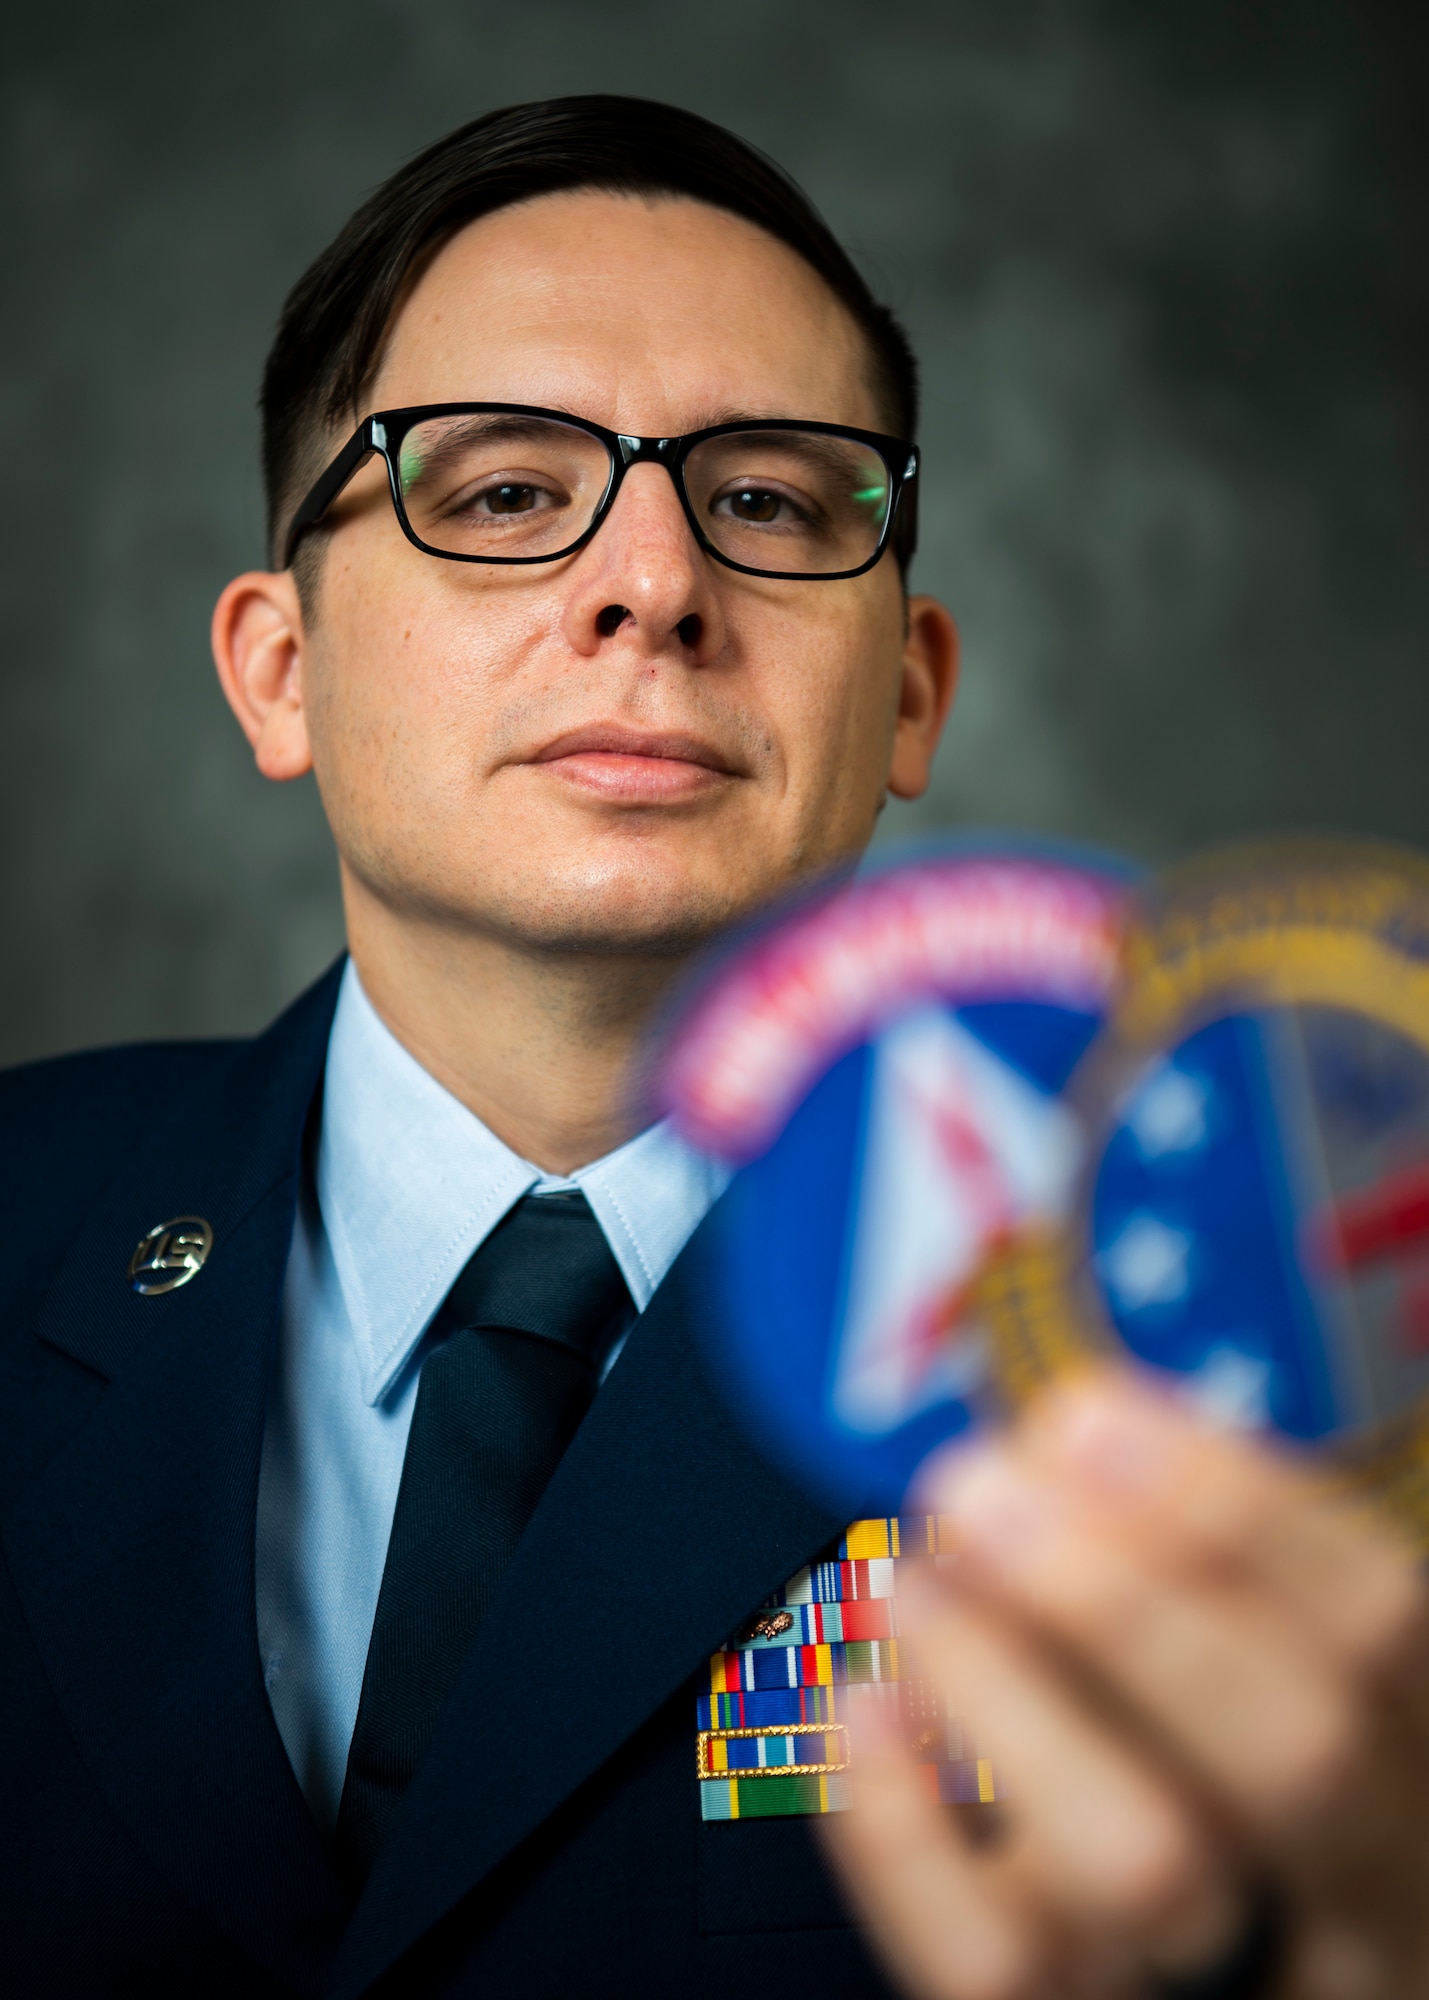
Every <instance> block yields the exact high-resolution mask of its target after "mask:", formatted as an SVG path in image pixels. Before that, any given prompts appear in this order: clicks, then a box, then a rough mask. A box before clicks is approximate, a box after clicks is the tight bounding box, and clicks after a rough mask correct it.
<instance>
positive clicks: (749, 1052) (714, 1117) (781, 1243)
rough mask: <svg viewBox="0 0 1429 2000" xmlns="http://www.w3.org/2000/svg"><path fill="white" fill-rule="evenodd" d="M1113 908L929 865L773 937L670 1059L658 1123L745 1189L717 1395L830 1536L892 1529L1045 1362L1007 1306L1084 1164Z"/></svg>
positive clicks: (726, 973)
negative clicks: (936, 1464) (914, 1497)
mask: <svg viewBox="0 0 1429 2000" xmlns="http://www.w3.org/2000/svg"><path fill="white" fill-rule="evenodd" d="M1128 882H1129V876H1128V874H1127V873H1126V872H1125V871H1123V870H1121V869H1120V868H1118V867H1116V866H1114V865H1112V864H1109V863H1106V862H1103V861H1100V860H1098V861H1096V862H1093V861H1088V860H1086V859H1084V858H1082V857H1080V856H1075V857H1073V856H1068V855H1066V854H1063V853H1060V852H1054V851H1050V850H1036V849H1033V848H1030V847H1029V848H1022V849H1017V850H1008V849H994V848H991V847H987V846H971V845H956V844H949V845H946V846H943V847H940V848H938V849H934V850H923V851H922V852H920V853H919V854H918V855H916V856H913V857H910V858H908V859H905V860H903V861H901V862H898V863H895V864H893V865H891V866H885V867H883V868H881V869H879V870H878V871H877V872H875V873H872V874H870V875H866V876H863V877H860V878H859V879H856V880H855V881H853V882H851V883H849V884H848V885H846V886H844V887H841V888H839V889H837V890H834V891H825V892H823V893H821V894H818V895H816V896H814V897H813V898H812V899H807V900H804V901H802V902H800V903H798V904H796V905H794V906H793V907H792V908H789V909H786V910H785V911H783V912H781V913H779V914H777V915H776V917H775V918H774V919H773V920H772V921H771V922H768V923H766V924H764V925H762V926H761V927H760V928H759V930H758V931H756V932H755V933H754V934H753V935H752V936H749V937H746V938H745V939H744V940H742V941H740V942H738V943H737V944H736V945H735V946H734V947H732V948H731V949H729V950H727V951H726V952H725V954H724V955H723V957H722V959H721V961H720V962H719V963H718V965H717V966H716V968H715V969H714V971H713V972H712V973H711V974H710V975H709V976H708V977H707V979H706V981H705V983H704V984H703V986H702V987H701V988H700V989H699V990H698V991H697V992H696V993H695V995H694V997H693V998H692V999H691V1000H689V1001H688V1002H687V1004H686V1005H685V1007H684V1008H683V1009H682V1011H681V1012H680V1014H679V1016H678V1018H677V1019H676V1021H675V1023H674V1025H673V1027H672V1028H671V1030H670V1031H669V1033H668V1036H667V1038H666V1041H665V1044H664V1047H663V1050H662V1054H661V1058H660V1060H659V1063H658V1065H657V1074H658V1082H657V1096H656V1108H657V1110H658V1111H660V1112H661V1113H663V1114H665V1115H667V1116H669V1117H670V1118H672V1120H673V1121H674V1122H675V1124H676V1125H677V1127H678V1128H679V1129H680V1130H681V1131H682V1132H683V1133H684V1135H685V1136H686V1137H687V1138H689V1139H690V1140H692V1141H693V1142H694V1143H695V1144H696V1145H698V1146H700V1147H701V1148H702V1149H704V1150H705V1151H706V1152H708V1153H711V1154H713V1155H714V1156H715V1157H717V1158H719V1159H721V1160H724V1161H726V1162H728V1163H730V1164H731V1165H733V1166H735V1167H736V1168H737V1169H738V1172H737V1173H736V1175H735V1178H734V1180H733V1182H732V1184H731V1187H730V1189H729V1191H728V1193H727V1194H726V1196H725V1198H724V1200H723V1202H722V1203H721V1204H720V1206H719V1208H718V1209H717V1211H716V1214H715V1217H714V1220H713V1223H712V1228H711V1231H710V1232H709V1240H710V1242H711V1249H712V1264H711V1268H710V1270H709V1273H708V1279H709V1290H710V1296H711V1299H712V1301H713V1304H714V1309H713V1310H712V1311H711V1313H710V1314H709V1326H710V1340H711V1343H712V1345H711V1349H710V1351H711V1355H712V1359H713V1364H714V1368H715V1371H716V1373H717V1377H718V1379H719V1380H720V1382H721V1384H722V1385H723V1386H724V1387H725V1388H726V1390H727V1391H728V1393H729V1395H730V1398H731V1400H732V1402H733V1404H734V1405H735V1407H736V1409H737V1411H738V1412H739V1413H740V1414H741V1415H742V1416H743V1417H744V1419H745V1421H746V1423H747V1425H748V1426H749V1427H750V1428H751V1429H752V1431H753V1432H754V1434H755V1435H756V1437H757V1438H758V1439H759V1440H760V1442H761V1443H762V1444H763V1445H764V1447H765V1448H766V1449H767V1450H768V1451H769V1452H770V1453H771V1455H773V1456H775V1457H776V1458H778V1459H779V1460H781V1461H782V1462H783V1463H785V1464H786V1465H788V1466H789V1467H790V1468H791V1469H793V1470H794V1471H795V1472H796V1473H797V1474H798V1475H799V1476H800V1477H801V1478H802V1479H803V1481H804V1483H805V1484H806V1485H809V1486H810V1487H812V1488H813V1490H815V1491H816V1492H818V1493H820V1494H822V1495H823V1496H825V1497H826V1498H827V1499H829V1500H830V1502H831V1503H833V1504H837V1505H839V1506H841V1507H844V1508H846V1509H847V1510H848V1511H849V1512H850V1513H854V1512H858V1511H860V1510H862V1511H866V1512H870V1513H880V1512H883V1513H886V1512H889V1511H891V1510H896V1508H897V1506H898V1503H899V1502H900V1501H901V1499H902V1497H903V1495H904V1493H905V1492H906V1490H907V1487H908V1484H909V1481H910V1479H911V1478H912V1475H913V1473H914V1472H915V1471H916V1469H917V1467H918V1465H919V1464H920V1463H921V1462H922V1460H923V1459H924V1458H925V1457H926V1456H927V1454H928V1453H929V1452H930V1451H931V1450H932V1449H933V1448H934V1447H935V1446H937V1445H939V1444H941V1443H943V1442H944V1441H946V1440H947V1439H949V1438H952V1437H956V1436H958V1435H959V1434H961V1433H963V1432H965V1431H967V1430H969V1429H970V1428H972V1427H974V1426H975V1425H977V1424H978V1423H979V1422H980V1421H982V1420H984V1419H985V1418H986V1417H988V1416H990V1415H994V1414H996V1413H997V1412H999V1411H1000V1410H1002V1409H1003V1408H1004V1407H1005V1406H1006V1404H1007V1402H1008V1400H1009V1398H1015V1397H1016V1396H1017V1395H1018V1394H1019V1393H1020V1392H1021V1390H1022V1388H1023V1387H1024V1386H1025V1384H1026V1382H1027V1381H1030V1380H1034V1379H1036V1376H1037V1374H1038V1371H1039V1370H1040V1368H1041V1367H1042V1365H1043V1363H1044V1361H1045V1359H1046V1354H1047V1352H1048V1350H1049V1345H1050V1343H1051V1341H1052V1329H1051V1324H1050V1320H1047V1319H1046V1318H1045V1317H1044V1320H1043V1322H1042V1323H1041V1324H1040V1327H1039V1335H1038V1344H1037V1347H1036V1350H1035V1352H1034V1353H1032V1354H1031V1355H1030V1356H1028V1355H1024V1354H1023V1352H1022V1350H1021V1347H1020V1345H1019V1342H1020V1341H1021V1340H1022V1331H1021V1329H1022V1322H1023V1318H1024V1317H1025V1315H1021V1314H1019V1313H1018V1312H1017V1311H1015V1310H1010V1309H1009V1305H1008V1300H1007V1298H1006V1292H1007V1287H1008V1285H1009V1283H1012V1284H1014V1285H1018V1286H1024V1287H1025V1273H1026V1271H1027V1269H1028V1268H1029V1267H1030V1265H1031V1263H1033V1262H1034V1261H1035V1257H1036V1252H1037V1246H1038V1245H1040V1244H1042V1243H1043V1242H1044V1241H1053V1240H1055V1239H1056V1234H1057V1232H1058V1231H1059V1230H1060V1229H1062V1228H1063V1227H1064V1225H1065V1221H1066V1216H1067V1212H1068V1206H1069V1203H1070V1200H1071V1198H1072V1193H1073V1190H1074V1189H1075V1187H1076V1186H1077V1184H1078V1179H1079V1175H1080V1173H1081V1171H1082V1169H1083V1166H1084V1140H1083V1134H1082V1129H1081V1126H1080V1123H1079V1120H1078V1116H1077V1114H1076V1112H1075V1111H1074V1109H1073V1108H1072V1107H1071V1106H1069V1104H1068V1103H1067V1102H1066V1100H1065V1099H1064V1096H1063V1089H1064V1086H1065V1084H1066V1081H1067V1079H1068V1077H1069V1076H1070V1075H1071V1074H1072V1072H1073V1070H1074V1069H1076V1067H1077V1065H1078V1063H1079V1061H1080V1059H1081V1057H1082V1056H1083V1053H1084V1051H1085V1050H1086V1048H1087V1046H1088V1043H1089V1042H1090V1041H1091V1040H1092V1038H1093V1036H1094V1035H1095V1034H1096V1032H1097V1029H1098V1027H1099V1026H1100V1024H1101V1022H1102V1020H1103V1017H1104V1015H1105V1012H1106V1009H1107V1007H1108V1004H1109V1002H1110V999H1111V996H1112V988H1113V982H1114V979H1115V976H1116V971H1117V966H1118V962H1119V950H1120V934H1121V923H1122V915H1123V910H1124V906H1125V903H1126V899H1127V895H1128ZM1061 1324H1062V1326H1063V1328H1064V1330H1065V1331H1067V1334H1068V1337H1069V1338H1071V1337H1072V1335H1071V1331H1070V1321H1069V1319H1068V1316H1067V1315H1066V1313H1065V1312H1064V1313H1063V1314H1062V1320H1061ZM1004 1332H1005V1333H1006V1337H1005V1338H1004V1337H1003V1336H1004Z"/></svg>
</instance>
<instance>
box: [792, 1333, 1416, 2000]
mask: <svg viewBox="0 0 1429 2000" xmlns="http://www.w3.org/2000/svg"><path fill="white" fill-rule="evenodd" d="M916 1504H917V1505H918V1506H919V1507H921V1508H926V1510H927V1511H929V1512H936V1513H940V1514H945V1515H949V1516H951V1517H952V1519H953V1521H954V1523H955V1532H956V1534H957V1537H958V1540H959V1545H960V1551H961V1553H960V1554H959V1556H958V1558H957V1559H956V1561H955V1563H954V1565H953V1567H952V1568H951V1570H948V1569H939V1570H937V1571H934V1570H932V1569H931V1568H914V1567H913V1566H912V1565H909V1566H908V1567H909V1569H910V1576H909V1580H908V1584H907V1587H906V1590H905V1589H900V1593H899V1609H898V1616H899V1623H900V1630H901V1632H902V1634H903V1643H904V1645H905V1647H906V1648H907V1655H908V1656H910V1657H907V1658H906V1659H905V1666H904V1671H905V1673H908V1672H911V1673H914V1674H918V1675H921V1676H923V1677H925V1678H926V1679H928V1680H930V1681H932V1682H934V1683H936V1684H937V1685H938V1686H939V1687H940V1688H942V1689H943V1690H945V1692H946V1696H947V1700H948V1705H949V1708H950V1710H951V1711H952V1712H953V1713H956V1714H957V1715H959V1716H960V1717H961V1718H962V1719H963V1721H964V1722H965V1724H966V1725H967V1726H968V1727H969V1728H970V1730H971V1731H972V1734H973V1736H974V1738H975V1739H976V1744H977V1750H978V1754H979V1755H980V1756H986V1757H988V1758H990V1759H991V1760H992V1765H993V1769H994V1772H995V1774H996V1778H997V1781H998V1787H999V1793H1000V1795H1001V1794H1003V1793H1005V1795H1006V1798H1007V1801H1008V1803H1007V1805H1006V1807H1005V1808H1004V1807H979V1808H966V1809H963V1810H962V1811H960V1812H958V1813H956V1814H954V1813H951V1812H949V1811H948V1810H947V1809H946V1808H943V1807H940V1806H939V1805H937V1804H936V1803H935V1802H934V1801H933V1799H932V1798H931V1797H930V1795H929V1793H928V1792H927V1790H926V1789H925V1787H924V1784H923V1782H922V1781H921V1777H920V1773H919V1767H918V1764H917V1762H916V1760H915V1757H914V1755H913V1753H912V1751H911V1749H910V1748H909V1746H908V1744H907V1742H906V1740H905V1734H904V1732H903V1730H902V1729H901V1728H900V1727H899V1726H898V1724H897V1722H896V1720H895V1719H894V1718H893V1717H892V1716H891V1715H890V1712H889V1710H888V1709H887V1707H886V1706H884V1705H883V1704H878V1703H873V1702H871V1701H868V1702H865V1703H864V1705H863V1706H862V1707H861V1708H855V1709H854V1710H853V1711H851V1715H852V1728H851V1743H852V1750H851V1763H850V1772H849V1778H850V1784H851V1787H852V1789H853V1793H854V1799H855V1804H854V1809H853V1810H852V1811H850V1812H846V1813H835V1814H831V1815H829V1816H828V1817H826V1818H825V1819H823V1820H822V1821H821V1822H820V1831H821V1834H822V1836H823V1838H824V1840H825V1842H826V1845H827V1848H828V1850H829V1852H830V1854H831V1856H832V1859H833V1861H834V1864H835V1866H836V1868H837V1869H838V1871H839V1873H840V1874H841V1876H842V1878H843V1882H844V1886H845V1890H846V1893H847V1895H848V1896H849V1898H850V1900H851V1902H852V1903H853V1905H854V1907H855V1909H856V1911H857V1912H858V1913H859V1914H860V1915H861V1916H862V1917H863V1918H864V1920H865V1921H866V1923H867V1925H868V1927H869V1930H870V1933H871V1936H872V1940H873V1943H874V1946H875V1948H876V1949H877V1950H879V1951H880V1952H881V1954H882V1956H883V1958H884V1960H885V1961H886V1963H887V1965H888V1967H889V1968H890V1970H891V1972H892V1974H893V1976H894V1977H895V1979H897V1980H898V1981H899V1982H900V1983H901V1984H902V1985H903V1986H904V1987H905V1988H906V1990H907V1991H908V1992H909V1993H910V1994H913V1995H916V1996H918V2000H1050V1996H1063V1995H1080V1994H1095V1995H1097V1996H1099V2000H1103V1997H1104V1996H1111V1995H1121V1994H1144V1993H1146V1992H1148V1991H1149V1992H1152V1993H1154V1992H1155V1991H1156V1984H1155V1982H1156V1979H1157V1977H1158V1976H1159V1977H1161V1978H1163V1979H1166V1980H1168V1981H1170V1980H1174V1979H1175V1978H1176V1977H1184V1976H1187V1975H1191V1974H1194V1973H1196V1972H1197V1971H1198V1970H1200V1969H1202V1968H1205V1967H1210V1966H1213V1965H1215V1964H1216V1963H1217V1961H1219V1960H1223V1959H1224V1958H1225V1957H1226V1955H1227V1954H1228V1953H1229V1952H1231V1951H1232V1950H1233V1948H1234V1945H1235V1942H1236V1939H1237V1937H1238V1936H1241V1935H1242V1934H1243V1933H1244V1929H1245V1926H1246V1923H1247V1920H1248V1915H1249V1912H1250V1909H1251V1907H1252V1897H1253V1895H1254V1892H1255V1887H1256V1885H1257V1884H1261V1885H1263V1884H1264V1883H1266V1881H1267V1880H1269V1881H1270V1882H1271V1883H1273V1884H1274V1885H1275V1886H1276V1887H1277V1888H1278V1891H1279V1894H1280V1896H1281V1899H1282V1904H1283V1910H1284V1920H1285V1923H1286V1925H1287V1927H1288V1929H1287V1936H1286V1945H1285V1954H1284V1966H1283V1972H1282V1975H1281V1976H1280V1978H1279V1979H1278V1980H1277V1981H1276V1983H1275V1986H1274V1991H1275V1993H1276V1995H1277V1996H1285V2000H1292V1996H1293V2000H1418V1996H1421V1995H1423V1996H1429V1617H1427V1616H1426V1594H1425V1590H1424V1587H1423V1585H1422V1584H1421V1581H1420V1577H1419V1570H1418V1565H1417V1563H1416V1561H1415V1558H1414V1556H1413V1553H1412V1551H1411V1550H1410V1549H1409V1548H1408V1547H1407V1546H1406V1545H1405V1544H1404V1543H1403V1542H1401V1540H1400V1539H1399V1538H1398V1536H1397V1534H1396V1532H1395V1531H1394V1530H1393V1529H1392V1528H1391V1527H1390V1526H1389V1525H1388V1524H1387V1523H1386V1522H1381V1521H1380V1520H1379V1519H1377V1518H1376V1519H1370V1518H1369V1517H1368V1516H1367V1515H1366V1514H1365V1513H1363V1512H1362V1511H1360V1510H1357V1509H1355V1508H1353V1507H1351V1505H1350V1504H1349V1503H1348V1502H1346V1501H1343V1500H1340V1499H1337V1498H1335V1497H1333V1496H1332V1495H1330V1494H1329V1493H1327V1492H1326V1491H1325V1490H1324V1487H1323V1484H1317V1483H1316V1482H1315V1481H1314V1479H1313V1478H1312V1477H1311V1476H1310V1473H1309V1471H1307V1470H1306V1469H1304V1468H1302V1467H1301V1466H1300V1465H1298V1464H1297V1463H1295V1462H1293V1461H1292V1460H1291V1459H1290V1458H1289V1456H1288V1454H1283V1453H1280V1452H1277V1451H1274V1450H1272V1449H1270V1448H1269V1447H1267V1446H1265V1445H1262V1444H1258V1443H1252V1442H1249V1441H1247V1440H1246V1439H1244V1438H1242V1437H1237V1436H1233V1435H1230V1434H1228V1433H1226V1432H1223V1431H1218V1430H1213V1429H1211V1428H1209V1427H1208V1426H1207V1425H1206V1424H1204V1423H1203V1422H1201V1421H1199V1420H1198V1419H1196V1418H1195V1417H1193V1416H1191V1415H1190V1414H1188V1413H1187V1412H1186V1410H1185V1409H1184V1408H1183V1407H1181V1406H1180V1405H1178V1404H1176V1403H1174V1402H1173V1401H1172V1400H1171V1399H1170V1398H1169V1397H1168V1396H1166V1395H1164V1394H1162V1393H1161V1392H1159V1391H1158V1390H1157V1389H1155V1388H1153V1387H1151V1386H1150V1385H1148V1384H1146V1383H1145V1382H1142V1381H1139V1380H1137V1379H1135V1378H1133V1377H1131V1376H1130V1375H1127V1374H1123V1373H1120V1372H1116V1373H1113V1372H1112V1371H1106V1372H1104V1373H1098V1374H1097V1375H1095V1376H1091V1375H1089V1376H1085V1377H1081V1378H1079V1379H1078V1381H1077V1382H1075V1383H1074V1384H1070V1385H1067V1386H1064V1387H1061V1388H1058V1389H1057V1390H1055V1391H1053V1392H1051V1393H1049V1394H1048V1395H1047V1396H1046V1397H1045V1398H1044V1399H1043V1401H1042V1402H1041V1403H1040V1404H1039V1405H1038V1406H1037V1407H1035V1408H1034V1409H1033V1410H1032V1411H1030V1412H1029V1413H1028V1414H1027V1415H1026V1416H1025V1417H1024V1418H1023V1419H1022V1420H1021V1422H1020V1423H1019V1425H1017V1426H1016V1427H1015V1428H1013V1429H1012V1430H1010V1431H1008V1432H1006V1433H1004V1434H1003V1435H1001V1436H999V1437H998V1438H996V1439H994V1440H993V1441H991V1442H989V1443H985V1444H984V1443H978V1444H976V1445H973V1446H971V1447H965V1448H963V1449H954V1450H951V1451H948V1452H946V1453H944V1454H942V1455H941V1456H940V1457H939V1458H938V1459H937V1460H935V1461H933V1462H931V1464H930V1466H929V1467H928V1468H927V1469H926V1471H925V1474H924V1476H923V1479H922V1481H921V1483H920V1491H919V1493H918V1495H917V1502H916ZM850 1692H851V1693H852V1692H854V1691H853V1690H850ZM979 1815H981V1816H983V1818H982V1821H981V1825H980V1824H979ZM989 1816H996V1817H995V1818H994V1819H992V1820H991V1821H990V1820H989ZM979 1836H981V1837H979Z"/></svg>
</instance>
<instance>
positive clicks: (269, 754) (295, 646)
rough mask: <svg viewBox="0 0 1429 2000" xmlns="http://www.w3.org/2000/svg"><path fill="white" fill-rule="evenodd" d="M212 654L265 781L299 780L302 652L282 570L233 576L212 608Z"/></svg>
mask: <svg viewBox="0 0 1429 2000" xmlns="http://www.w3.org/2000/svg"><path fill="white" fill-rule="evenodd" d="M211 636H212V640H213V659H214V665H215V666H216V667H217V668H218V680H219V685H220V686H221V687H222V689H223V692H224V695H225V696H226V697H227V700H228V706H229V707H230V708H231V709H232V710H233V713H234V714H235V715H236V716H237V717H238V720H239V723H240V724H241V726H242V729H243V733H244V735H245V736H246V737H247V738H248V741H249V742H250V743H251V744H252V745H253V755H254V759H255V761H256V762H257V765H258V768H259V770H260V771H261V772H262V773H263V775H264V777H265V778H278V779H282V778H301V777H302V775H303V773H304V772H305V771H310V770H311V769H312V764H313V756H312V749H311V746H310V745H309V742H308V723H307V715H306V713H305V711H304V708H303V662H304V658H305V655H306V651H307V644H306V639H305V637H304V632H303V609H302V605H301V604H300V603H299V601H298V589H297V585H296V584H295V583H294V582H293V578H292V574H291V572H290V571H287V570H283V571H280V572H279V571H270V570H257V569H255V570H249V571H247V572H246V573H245V574H244V575H243V576H236V577H235V578H234V579H233V581H232V583H230V584H229V586H228V588H227V589H226V590H225V591H224V593H223V595H222V596H221V597H220V598H219V600H218V603H217V604H216V605H215V606H214V612H213V627H212V635H211Z"/></svg>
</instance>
